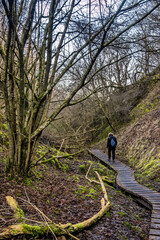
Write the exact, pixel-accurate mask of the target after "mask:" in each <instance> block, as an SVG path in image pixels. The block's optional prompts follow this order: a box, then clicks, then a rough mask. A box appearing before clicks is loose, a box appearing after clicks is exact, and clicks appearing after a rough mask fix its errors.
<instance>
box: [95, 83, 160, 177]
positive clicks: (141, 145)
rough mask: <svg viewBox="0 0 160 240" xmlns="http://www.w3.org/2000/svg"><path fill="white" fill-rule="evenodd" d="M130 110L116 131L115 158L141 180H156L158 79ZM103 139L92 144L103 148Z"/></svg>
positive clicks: (159, 162) (159, 144)
mask: <svg viewBox="0 0 160 240" xmlns="http://www.w3.org/2000/svg"><path fill="white" fill-rule="evenodd" d="M150 88H151V89H150V91H149V93H148V94H147V96H145V98H144V99H143V100H142V101H141V102H140V103H139V104H138V105H137V106H136V107H135V108H134V109H133V110H132V111H131V113H130V116H131V119H132V120H131V122H130V123H129V124H127V126H126V125H124V127H122V128H121V129H120V131H119V134H117V139H118V147H117V157H118V158H119V159H121V160H122V161H125V162H126V163H127V164H128V165H130V166H132V167H133V168H134V169H135V170H136V171H137V175H138V174H139V175H140V178H141V180H142V179H144V178H145V179H154V180H158V175H159V173H160V82H157V84H155V85H154V86H152V87H151V86H150ZM105 146H106V140H102V141H101V142H99V143H98V144H96V145H95V146H94V148H99V149H102V150H104V149H105Z"/></svg>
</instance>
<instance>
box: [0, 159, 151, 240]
mask: <svg viewBox="0 0 160 240" xmlns="http://www.w3.org/2000/svg"><path fill="white" fill-rule="evenodd" d="M91 160H93V159H91V157H90V156H85V157H83V158H82V157H80V158H76V159H63V162H62V163H63V164H64V167H63V168H62V169H56V168H55V167H54V165H52V164H47V165H43V166H40V167H38V168H37V169H36V170H35V172H34V174H33V175H32V176H31V178H28V179H25V180H20V179H17V180H10V179H9V178H7V177H5V174H4V165H3V164H2V163H0V193H1V194H0V229H1V231H2V229H3V228H5V227H6V226H9V225H11V224H16V220H15V219H14V218H13V213H12V211H11V209H10V208H9V206H8V205H7V202H6V200H5V197H6V196H12V197H13V198H15V199H16V200H17V202H18V204H19V206H20V208H21V209H22V210H23V211H24V215H25V219H24V220H25V222H26V223H30V224H36V222H40V221H43V219H42V217H41V216H40V214H39V213H38V211H37V210H36V209H35V208H34V206H33V204H34V205H35V206H36V207H37V208H38V209H39V210H40V211H42V212H43V213H44V214H45V215H47V217H48V218H50V219H51V220H52V221H53V222H55V223H62V224H63V223H69V222H70V223H78V222H82V221H84V220H86V219H88V218H90V217H92V216H93V215H94V214H96V213H97V212H98V211H99V210H100V208H101V203H100V200H101V198H102V197H103V193H102V191H101V187H100V185H98V184H95V183H90V182H89V181H88V180H87V179H86V178H85V175H86V171H87V169H88V167H89V165H90V162H91ZM94 170H96V171H98V172H99V173H100V175H101V176H102V175H103V176H107V178H108V179H110V181H111V182H112V183H114V179H115V173H114V172H113V171H112V170H109V169H107V168H106V167H104V166H103V165H101V164H99V163H97V162H94V163H93V166H92V170H91V172H90V173H89V177H90V176H91V177H93V171H94ZM113 185H114V184H113ZM105 187H106V190H107V193H108V196H109V200H110V202H111V207H110V210H109V211H108V212H107V213H106V214H105V216H104V217H103V218H102V219H101V220H99V221H98V222H97V223H96V224H95V225H94V226H92V227H91V228H89V229H86V230H84V231H83V232H80V233H78V234H76V237H77V238H78V239H80V240H125V239H126V240H127V239H128V240H140V239H143V240H147V239H148V232H149V227H150V215H151V212H150V211H149V210H147V209H145V208H144V207H142V206H140V205H138V204H137V203H135V202H134V201H133V199H132V198H131V196H126V195H124V194H123V193H122V192H121V191H119V190H118V189H116V188H115V187H114V186H111V185H109V184H107V183H105ZM12 239H36V238H35V237H32V238H31V237H30V238H29V237H28V238H27V237H26V236H25V238H23V237H22V236H19V237H15V238H12ZM38 239H39V240H40V239H41V240H42V239H54V237H53V236H52V237H51V238H50V237H48V236H45V237H41V238H38ZM58 239H61V238H58ZM66 239H67V240H69V239H71V238H70V237H66Z"/></svg>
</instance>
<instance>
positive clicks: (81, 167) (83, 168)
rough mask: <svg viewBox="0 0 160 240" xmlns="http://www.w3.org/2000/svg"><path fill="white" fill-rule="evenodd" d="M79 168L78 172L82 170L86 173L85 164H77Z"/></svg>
mask: <svg viewBox="0 0 160 240" xmlns="http://www.w3.org/2000/svg"><path fill="white" fill-rule="evenodd" d="M79 170H80V172H82V173H86V171H87V167H86V165H85V164H82V165H80V166H79Z"/></svg>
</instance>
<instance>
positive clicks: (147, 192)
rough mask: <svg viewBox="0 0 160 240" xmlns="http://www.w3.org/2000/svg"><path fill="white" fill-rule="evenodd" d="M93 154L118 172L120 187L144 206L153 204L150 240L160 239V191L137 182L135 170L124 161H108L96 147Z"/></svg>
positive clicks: (117, 178) (117, 180)
mask: <svg viewBox="0 0 160 240" xmlns="http://www.w3.org/2000/svg"><path fill="white" fill-rule="evenodd" d="M91 154H92V155H93V156H95V157H96V158H97V159H99V160H100V161H101V162H103V163H105V164H106V165H108V166H109V167H110V168H112V169H113V170H114V171H116V172H117V177H116V183H117V185H118V187H120V188H121V189H123V190H124V191H126V192H128V193H130V194H132V195H134V196H135V197H136V199H137V201H138V200H139V201H142V204H144V206H145V204H149V205H150V206H152V208H153V209H152V215H151V229H150V233H149V240H160V193H158V192H156V191H153V190H151V189H148V188H146V187H145V186H142V185H141V184H139V183H137V182H136V180H135V177H134V171H133V170H132V169H131V168H129V167H128V166H126V165H125V164H124V163H121V162H120V161H118V160H116V161H115V162H108V156H107V155H105V154H104V153H102V152H101V151H100V150H96V149H94V150H92V151H91Z"/></svg>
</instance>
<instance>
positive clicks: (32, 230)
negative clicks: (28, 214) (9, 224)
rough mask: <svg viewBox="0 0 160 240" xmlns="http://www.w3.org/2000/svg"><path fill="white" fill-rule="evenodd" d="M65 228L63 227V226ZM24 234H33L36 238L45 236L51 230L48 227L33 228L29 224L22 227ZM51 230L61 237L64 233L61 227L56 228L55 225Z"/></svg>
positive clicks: (51, 226)
mask: <svg viewBox="0 0 160 240" xmlns="http://www.w3.org/2000/svg"><path fill="white" fill-rule="evenodd" d="M62 228H63V226H62ZM22 229H23V232H24V233H25V234H31V235H32V236H34V237H38V236H41V235H45V234H47V233H48V231H49V228H48V227H46V226H38V225H37V226H31V225H28V224H23V225H22ZM50 229H51V230H52V231H53V232H54V233H55V234H56V235H60V234H61V233H62V230H61V229H60V228H59V227H56V226H55V225H50Z"/></svg>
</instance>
